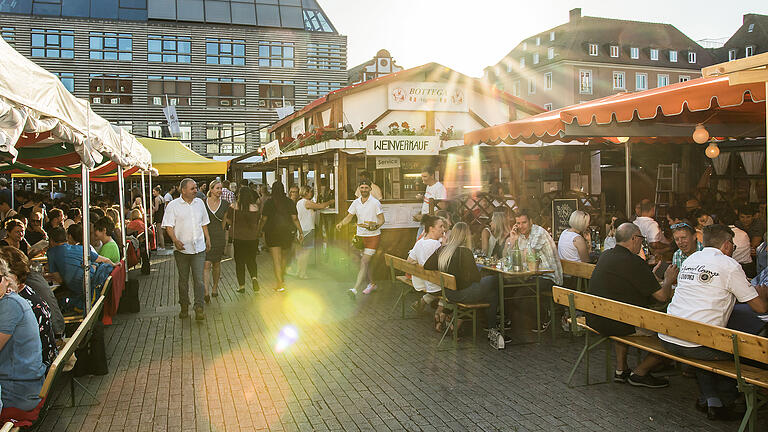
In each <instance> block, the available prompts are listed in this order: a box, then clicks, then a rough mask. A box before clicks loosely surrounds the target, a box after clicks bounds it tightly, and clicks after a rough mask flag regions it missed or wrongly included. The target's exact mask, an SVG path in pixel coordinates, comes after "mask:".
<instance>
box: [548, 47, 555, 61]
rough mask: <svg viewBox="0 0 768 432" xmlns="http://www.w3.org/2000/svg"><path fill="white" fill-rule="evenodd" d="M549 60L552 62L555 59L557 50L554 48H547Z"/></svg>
mask: <svg viewBox="0 0 768 432" xmlns="http://www.w3.org/2000/svg"><path fill="white" fill-rule="evenodd" d="M547 58H548V59H550V60H552V59H553V58H555V49H554V48H553V47H549V48H547Z"/></svg>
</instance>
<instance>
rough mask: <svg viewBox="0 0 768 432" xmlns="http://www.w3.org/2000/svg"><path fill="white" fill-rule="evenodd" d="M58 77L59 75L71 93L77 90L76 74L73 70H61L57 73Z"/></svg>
mask: <svg viewBox="0 0 768 432" xmlns="http://www.w3.org/2000/svg"><path fill="white" fill-rule="evenodd" d="M54 75H56V76H57V77H59V80H60V81H61V83H62V84H64V88H66V89H67V90H68V91H69V92H70V93H74V92H75V74H73V73H72V72H59V73H55V74H54Z"/></svg>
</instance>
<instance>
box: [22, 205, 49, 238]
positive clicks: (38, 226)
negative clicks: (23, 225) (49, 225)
mask: <svg viewBox="0 0 768 432" xmlns="http://www.w3.org/2000/svg"><path fill="white" fill-rule="evenodd" d="M24 238H25V239H26V240H27V243H29V244H30V245H35V244H36V243H37V242H39V241H40V240H48V234H47V233H46V232H45V231H44V230H43V214H42V213H41V212H33V213H32V214H31V215H30V216H29V226H28V227H27V232H26V234H25V235H24Z"/></svg>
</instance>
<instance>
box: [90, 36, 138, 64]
mask: <svg viewBox="0 0 768 432" xmlns="http://www.w3.org/2000/svg"><path fill="white" fill-rule="evenodd" d="M88 40H89V44H90V58H91V60H126V61H131V60H133V36H131V35H130V34H129V33H101V32H91V34H90V36H89V39H88Z"/></svg>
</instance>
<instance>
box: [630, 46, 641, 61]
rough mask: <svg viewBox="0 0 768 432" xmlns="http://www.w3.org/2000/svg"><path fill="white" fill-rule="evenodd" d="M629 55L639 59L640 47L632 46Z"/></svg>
mask: <svg viewBox="0 0 768 432" xmlns="http://www.w3.org/2000/svg"><path fill="white" fill-rule="evenodd" d="M629 56H630V57H632V58H633V59H639V58H640V48H636V47H632V48H630V49H629Z"/></svg>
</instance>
